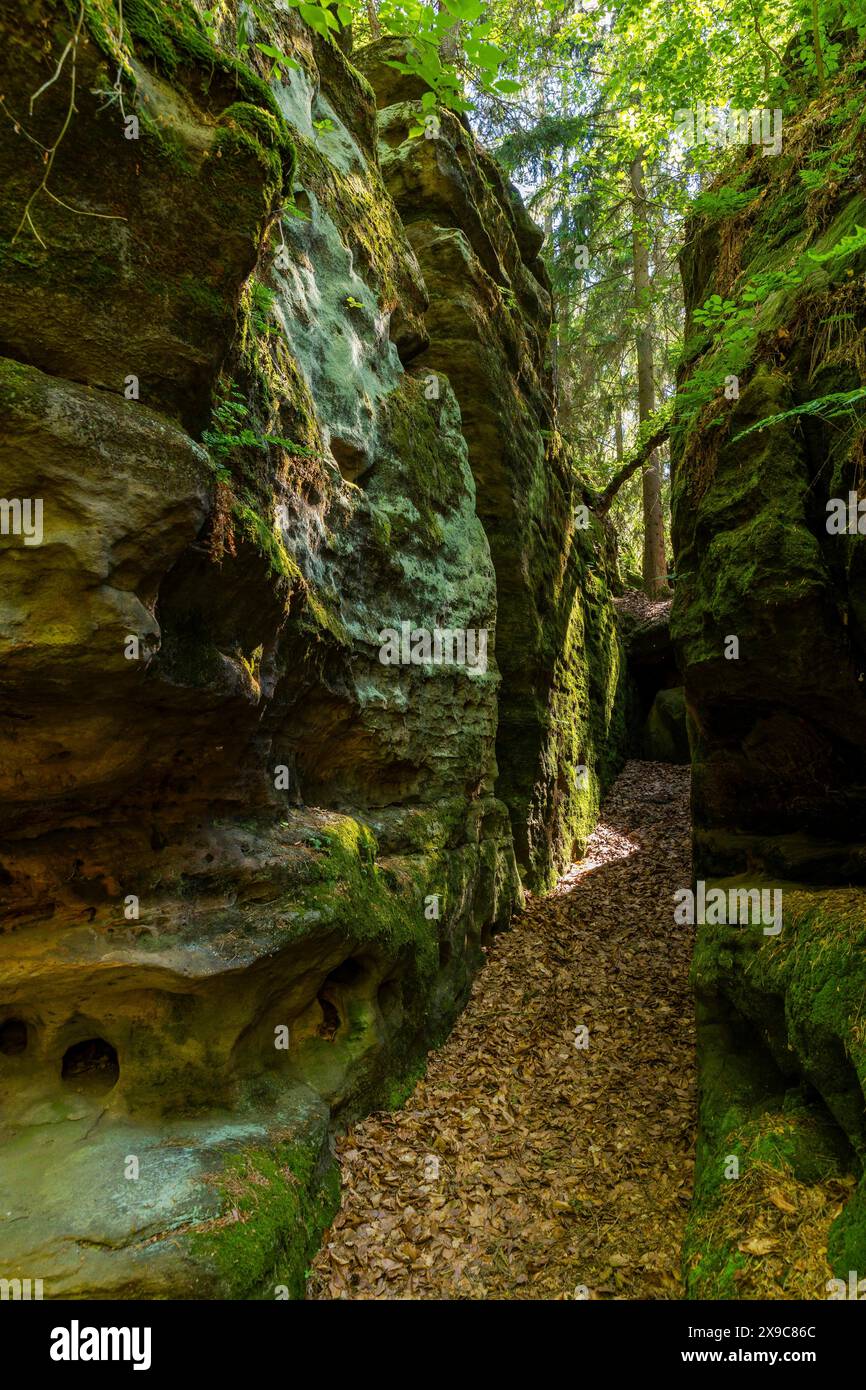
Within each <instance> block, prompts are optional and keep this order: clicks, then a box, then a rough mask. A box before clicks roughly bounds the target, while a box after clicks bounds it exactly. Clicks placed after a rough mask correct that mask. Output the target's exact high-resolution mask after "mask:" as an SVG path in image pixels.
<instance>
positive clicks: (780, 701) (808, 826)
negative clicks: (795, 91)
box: [672, 53, 866, 882]
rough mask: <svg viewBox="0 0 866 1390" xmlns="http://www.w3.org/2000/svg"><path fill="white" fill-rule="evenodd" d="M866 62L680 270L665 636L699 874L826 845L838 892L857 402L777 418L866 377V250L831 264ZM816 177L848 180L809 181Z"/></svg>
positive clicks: (855, 626) (864, 210)
mask: <svg viewBox="0 0 866 1390" xmlns="http://www.w3.org/2000/svg"><path fill="white" fill-rule="evenodd" d="M861 58H862V54H857V53H855V54H852V55H851V61H850V63H849V64H848V66H847V67H846V68H844V69H843V70H842V72H840V74H839V75H838V76H837V77H836V78H835V79H834V83H833V87H832V91H831V92H828V95H827V97H826V99H824V100H819V101H816V102H815V103H814V104H813V105H812V106H809V107H807V108H806V109H805V110H804V111H802V112H801V113H800V114H799V115H796V116H790V117H789V116H786V117H785V136H784V149H783V157H782V158H763V157H762V156H761V154H760V152H758V151H757V150H750V151H749V152H748V153H747V154H745V155H744V157H743V159H742V161H741V162H740V165H739V167H738V168H737V169H736V171H735V172H734V174H733V175H731V176H730V178H731V182H730V184H728V185H723V184H719V185H718V186H716V187H714V188H712V189H710V190H709V191H708V192H707V193H706V194H705V195H704V198H705V199H706V200H709V202H712V201H713V200H714V199H716V200H722V201H724V200H723V197H722V195H724V194H726V193H730V192H731V191H734V192H735V193H736V194H737V197H736V199H735V200H734V201H735V205H736V206H735V210H734V211H733V212H730V211H729V212H727V213H724V214H722V215H712V216H706V215H705V216H703V217H701V218H697V219H695V221H694V222H693V224H692V225H691V227H690V229H689V233H688V235H687V238H686V245H685V250H684V252H683V258H682V268H683V275H684V283H685V290H686V307H687V312H688V315H689V322H688V324H687V337H688V338H690V340H691V343H692V347H691V350H690V352H689V353H688V354H687V359H688V360H687V364H686V365H685V366H684V367H683V368H682V370H681V372H680V378H679V383H678V401H679V407H680V408H679V410H678V413H677V417H676V424H675V427H674V431H673V435H672V460H673V494H672V507H673V540H674V548H675V552H676V570H677V575H678V581H677V588H676V597H675V601H674V610H673V617H672V632H673V635H674V640H675V643H676V646H677V649H678V663H679V666H680V668H681V670H682V672H683V678H684V682H685V690H686V700H687V703H688V705H689V707H690V709H691V710H692V712H693V715H694V723H695V734H696V737H695V740H694V742H693V758H694V763H695V785H694V797H693V807H694V815H695V826H696V831H697V839H696V851H697V854H698V869H699V871H700V872H701V873H717V872H718V873H723V872H727V871H728V867H729V857H728V853H727V839H728V837H729V836H730V835H731V834H734V833H736V834H737V835H739V836H741V837H742V838H743V843H744V844H745V841H746V839H748V840H749V841H750V855H751V859H752V861H753V862H756V863H757V864H759V865H761V864H762V865H763V867H764V869H765V870H766V871H768V872H782V873H783V874H788V875H789V876H796V874H797V873H799V872H800V871H801V864H802V857H800V859H799V861H793V860H792V861H789V862H787V863H786V862H785V861H786V852H787V851H786V846H787V837H789V836H790V835H792V834H795V833H796V834H805V835H807V836H809V837H810V838H811V839H812V840H813V842H814V843H815V846H816V857H817V852H818V849H819V847H820V846H821V845H824V846H825V847H826V849H827V853H825V854H822V855H820V857H821V859H822V864H823V869H822V876H823V878H824V881H827V880H828V879H832V880H833V881H837V882H845V881H847V880H848V879H849V877H850V871H851V863H852V854H851V847H853V846H855V845H856V844H857V843H858V842H859V841H862V838H863V832H864V830H866V798H864V797H863V794H862V788H863V786H864V784H866V696H864V690H866V685H864V682H863V672H864V669H866V628H864V627H863V623H862V622H861V619H860V617H859V616H858V615H859V614H860V612H861V610H863V611H866V604H864V595H866V590H864V589H863V584H862V580H863V574H862V568H863V567H862V555H863V547H864V541H863V539H862V537H859V536H856V535H838V536H837V535H833V534H829V533H828V529H827V520H828V512H827V503H828V501H829V500H830V499H831V498H834V497H835V498H838V497H841V498H845V499H847V497H848V492H849V489H850V488H854V489H855V490H856V488H857V486H858V483H859V480H860V477H861V462H860V460H861V459H862V442H863V430H864V427H866V403H864V402H863V401H861V402H860V403H859V404H857V405H855V406H853V407H852V409H851V410H850V411H849V412H848V414H847V415H846V417H845V420H844V422H841V421H840V420H834V419H832V418H829V417H828V416H827V415H826V413H824V414H822V409H818V410H817V412H816V413H812V414H809V415H806V416H798V415H796V414H793V415H792V414H790V412H791V411H792V410H794V411H795V410H796V409H797V408H798V407H799V406H801V405H803V404H804V403H805V402H809V401H817V400H819V399H820V398H823V397H827V396H828V395H830V394H831V393H833V392H845V391H849V390H853V389H856V388H857V387H859V386H861V385H862V381H863V372H864V365H866V297H864V294H863V289H862V276H863V270H864V267H866V249H864V248H862V247H861V248H860V249H859V250H854V251H852V252H851V253H850V254H849V253H848V252H846V250H845V246H846V238H849V239H850V238H851V237H852V233H853V230H854V227H855V226H856V225H860V226H862V225H863V224H864V221H866V207H864V200H863V194H862V180H863V174H864V148H866V147H864V141H863V112H862V102H861V101H860V95H859V94H860V83H861V76H860V67H859V64H860V60H861ZM825 165H827V166H828V167H829V166H830V165H832V166H833V167H834V168H837V169H838V170H839V171H844V173H839V175H838V176H837V175H835V174H834V175H833V177H829V176H828V177H827V178H826V179H820V180H817V182H816V178H815V175H816V174H817V173H818V172H819V171H820V170H821V169H822V168H823V167H824V166H825ZM855 241H856V238H854V239H853V240H852V241H850V244H852V245H853V244H854V242H855ZM711 294H717V295H720V296H722V297H724V298H727V299H728V300H730V301H731V302H733V303H735V304H737V305H738V306H739V308H738V310H737V313H736V315H735V316H734V322H733V324H732V326H731V327H730V328H728V329H726V330H723V331H722V332H721V333H720V334H716V335H715V338H714V341H713V343H712V344H711V342H710V339H711V337H712V336H713V335H711V334H710V333H709V332H707V331H705V330H703V329H702V328H701V327H700V326H697V325H694V321H693V320H692V318H691V316H692V315H693V313H694V311H695V309H696V308H698V307H699V306H701V305H702V304H704V302H705V301H706V300H707V298H708V297H709V296H710V295H711ZM750 295H751V296H752V298H753V299H754V301H755V302H754V305H753V306H752V307H750V306H749V296H750ZM774 416H785V418H781V419H779V420H778V422H777V423H774V424H772V425H768V426H767V427H766V428H763V429H755V428H754V427H755V426H757V425H760V423H761V421H763V420H767V419H769V418H770V417H774ZM730 639H736V642H737V644H738V648H737V650H736V651H734V650H733V648H732V644H731V640H730ZM772 841H775V847H773V845H772V844H771V843H770V842H772ZM855 858H856V856H855ZM863 872H864V870H863V865H862V864H860V865H859V866H858V868H857V879H858V881H862V879H863Z"/></svg>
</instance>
